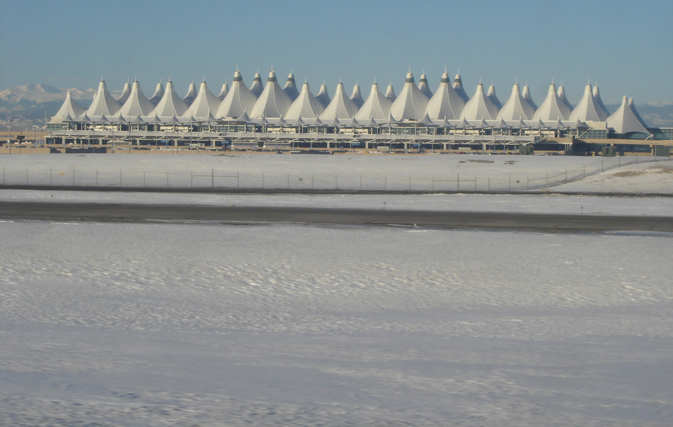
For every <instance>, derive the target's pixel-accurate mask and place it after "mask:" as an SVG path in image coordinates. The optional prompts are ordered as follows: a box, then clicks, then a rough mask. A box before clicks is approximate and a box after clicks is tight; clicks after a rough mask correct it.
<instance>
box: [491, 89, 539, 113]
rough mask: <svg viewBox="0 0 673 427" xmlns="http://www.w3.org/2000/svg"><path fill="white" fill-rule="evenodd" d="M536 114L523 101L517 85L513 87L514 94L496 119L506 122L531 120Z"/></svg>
mask: <svg viewBox="0 0 673 427" xmlns="http://www.w3.org/2000/svg"><path fill="white" fill-rule="evenodd" d="M534 114H535V110H534V109H533V107H531V105H530V104H529V103H528V102H527V101H526V100H525V99H523V96H522V95H521V92H520V91H519V85H518V84H516V83H515V84H514V86H513V87H512V94H511V95H510V96H509V99H508V100H507V102H505V105H503V106H502V108H501V109H500V112H499V113H498V116H497V117H496V119H499V120H505V121H517V120H530V119H532V118H533V115H534Z"/></svg>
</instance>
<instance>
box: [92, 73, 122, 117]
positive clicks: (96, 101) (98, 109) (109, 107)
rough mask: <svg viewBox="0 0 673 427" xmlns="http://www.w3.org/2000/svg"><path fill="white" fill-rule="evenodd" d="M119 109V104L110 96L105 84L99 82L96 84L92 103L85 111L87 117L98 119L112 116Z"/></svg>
mask: <svg viewBox="0 0 673 427" xmlns="http://www.w3.org/2000/svg"><path fill="white" fill-rule="evenodd" d="M120 108H121V104H119V103H118V102H117V101H116V100H115V99H114V98H113V97H112V95H110V92H108V90H107V86H106V84H105V82H104V81H101V82H100V83H99V84H98V91H96V96H94V98H93V102H92V103H91V106H89V109H88V110H87V114H88V115H89V117H100V116H102V115H106V116H112V115H114V113H116V112H117V110H119V109H120Z"/></svg>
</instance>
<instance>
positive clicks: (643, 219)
mask: <svg viewBox="0 0 673 427" xmlns="http://www.w3.org/2000/svg"><path fill="white" fill-rule="evenodd" d="M0 219H5V220H7V219H10V220H11V219H14V220H18V219H29V220H45V221H96V222H157V221H178V222H185V221H187V222H188V221H215V222H221V223H260V222H262V223H263V222H275V223H309V224H343V225H376V226H417V227H429V228H453V229H490V230H529V231H555V232H601V231H608V230H630V231H665V232H673V217H650V216H638V217H635V216H594V215H556V214H520V213H492V212H437V211H402V210H369V209H368V210H365V209H316V208H289V207H281V208H279V207H236V206H229V207H220V206H188V205H128V204H99V203H50V202H47V203H33V202H30V203H28V202H0Z"/></svg>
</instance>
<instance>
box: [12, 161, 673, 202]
mask: <svg viewBox="0 0 673 427" xmlns="http://www.w3.org/2000/svg"><path fill="white" fill-rule="evenodd" d="M657 159H658V160H660V161H659V162H653V160H655V158H653V157H612V158H600V157H573V156H511V155H492V156H489V155H439V154H437V155H432V154H425V155H389V154H385V155H384V154H380V155H374V154H372V155H355V154H352V155H348V154H344V155H334V156H328V155H291V154H283V155H278V154H269V153H260V154H237V153H226V154H200V155H196V154H193V155H189V154H184V155H178V154H133V155H131V154H115V155H111V154H110V155H106V154H85V155H71V154H60V155H58V154H23V155H21V154H19V155H11V156H0V168H2V171H1V172H2V183H3V184H12V185H25V184H29V185H59V186H69V185H78V186H101V187H122V186H123V187H131V186H133V187H183V188H184V187H195V188H196V187H233V188H236V187H240V188H253V189H257V188H259V189H262V188H266V189H269V188H279V189H290V190H309V189H323V190H334V189H341V190H360V189H362V190H396V191H408V190H411V191H455V190H462V191H475V190H477V191H527V190H554V189H555V188H554V187H555V186H557V185H559V184H561V183H565V182H570V181H574V180H577V179H581V178H583V177H585V178H586V177H590V176H591V175H592V174H597V173H600V172H601V171H604V170H609V169H610V168H616V167H619V166H620V165H621V166H622V168H621V169H619V170H628V168H630V167H631V166H624V165H626V164H631V165H632V166H633V167H636V168H637V170H640V169H638V168H640V167H641V165H640V164H641V163H643V162H648V163H647V164H648V166H645V168H646V169H647V168H648V167H649V166H652V167H658V166H661V167H663V168H671V167H673V166H672V164H673V163H672V162H671V160H670V159H669V158H657ZM635 162H639V163H638V164H637V165H636V164H635ZM653 176H654V180H653V181H652V182H650V183H649V185H650V187H649V188H651V190H652V192H654V193H667V194H673V190H672V189H671V187H673V185H672V184H673V174H666V173H660V174H654V175H653ZM655 181H656V182H655ZM613 187H615V188H616V191H618V192H623V191H625V190H623V189H620V187H619V185H616V186H613ZM571 188H572V187H571ZM592 188H594V189H596V191H599V192H602V191H605V190H603V189H601V188H602V187H601V186H600V185H597V186H594V187H592ZM606 188H607V187H606ZM567 191H572V190H567Z"/></svg>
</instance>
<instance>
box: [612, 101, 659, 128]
mask: <svg viewBox="0 0 673 427" xmlns="http://www.w3.org/2000/svg"><path fill="white" fill-rule="evenodd" d="M606 122H607V123H606V124H607V126H608V127H609V128H612V129H614V130H615V132H617V133H631V132H640V133H645V134H648V135H649V133H650V132H649V131H648V130H647V129H646V128H645V126H643V124H642V123H640V120H638V117H636V115H635V113H634V111H633V110H632V109H631V107H630V106H629V102H628V101H627V99H626V96H625V97H624V98H622V105H621V106H620V107H619V108H618V109H617V111H615V112H614V113H612V115H610V117H608V118H607V120H606Z"/></svg>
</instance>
